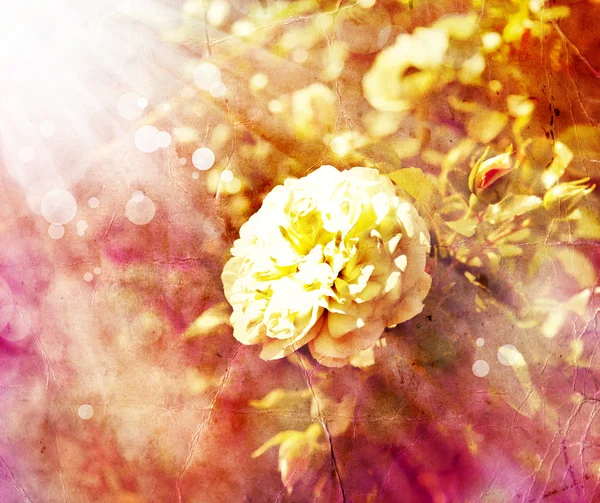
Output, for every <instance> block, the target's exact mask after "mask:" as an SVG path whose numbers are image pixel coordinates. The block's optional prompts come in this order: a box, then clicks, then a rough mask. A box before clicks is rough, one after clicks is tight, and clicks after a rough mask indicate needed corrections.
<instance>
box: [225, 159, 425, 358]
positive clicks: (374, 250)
mask: <svg viewBox="0 0 600 503" xmlns="http://www.w3.org/2000/svg"><path fill="white" fill-rule="evenodd" d="M428 250H429V232H428V231H427V227H426V226H425V223H424V221H423V219H422V218H421V217H420V216H419V215H418V214H417V211H416V209H415V208H414V207H413V206H412V204H411V203H410V202H409V201H408V200H406V199H405V198H404V197H403V196H402V195H400V194H397V193H396V191H395V188H394V186H393V184H392V182H391V181H390V180H389V178H387V177H386V176H384V175H381V174H380V173H379V172H378V171H377V170H375V169H370V168H362V167H356V168H352V169H351V170H348V171H341V172H340V171H338V170H337V169H336V168H334V167H332V166H321V167H320V168H319V169H317V170H316V171H314V172H313V173H311V174H309V175H308V176H305V177H303V178H300V179H289V180H286V182H285V184H284V185H282V186H278V187H275V188H274V189H273V190H272V191H271V192H270V193H269V194H268V195H267V197H266V198H265V200H264V201H263V205H262V207H261V208H260V210H259V211H258V212H257V213H255V214H254V215H253V216H252V217H251V218H250V219H249V220H248V222H246V223H245V224H244V225H243V226H242V228H241V230H240V238H239V239H238V240H236V241H235V243H234V246H233V248H232V250H231V253H232V255H233V257H232V258H231V259H230V260H229V261H228V262H227V264H226V265H225V268H224V270H223V274H222V280H223V285H224V290H225V295H226V297H227V300H228V301H229V303H230V304H231V305H232V307H233V314H232V315H231V322H232V325H233V328H234V336H235V338H236V339H237V340H239V341H240V342H242V343H244V344H261V345H262V352H261V358H263V359H266V360H272V359H276V358H283V357H285V356H287V355H289V354H291V353H292V352H294V351H295V350H297V349H299V348H300V347H302V346H304V345H305V344H308V345H309V349H310V351H311V353H312V355H313V356H314V357H315V358H316V359H317V360H318V361H319V362H321V363H322V364H324V365H328V366H342V365H345V364H346V363H348V362H349V360H350V359H351V358H352V357H353V356H354V355H356V354H358V353H360V352H361V351H363V350H364V349H367V348H369V347H370V346H372V345H373V344H374V343H375V342H376V341H377V340H378V339H379V337H380V336H381V333H382V332H383V329H384V328H385V327H393V326H395V325H397V324H398V323H402V322H404V321H406V320H408V319H410V318H412V317H413V316H415V315H417V314H418V313H420V312H421V310H422V309H423V299H424V298H425V296H426V295H427V292H428V291H429V288H430V286H431V278H430V276H429V275H428V274H427V273H425V259H426V255H427V252H428Z"/></svg>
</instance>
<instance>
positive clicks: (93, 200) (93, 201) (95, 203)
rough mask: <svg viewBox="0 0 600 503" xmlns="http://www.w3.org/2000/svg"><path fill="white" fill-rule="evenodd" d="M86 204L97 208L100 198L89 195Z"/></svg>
mask: <svg viewBox="0 0 600 503" xmlns="http://www.w3.org/2000/svg"><path fill="white" fill-rule="evenodd" d="M88 206H89V207H90V208H97V207H98V206H100V199H98V198H97V197H90V198H89V200H88Z"/></svg>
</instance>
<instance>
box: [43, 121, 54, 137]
mask: <svg viewBox="0 0 600 503" xmlns="http://www.w3.org/2000/svg"><path fill="white" fill-rule="evenodd" d="M39 131H40V135H42V136H43V137H44V138H50V137H51V136H54V133H56V126H55V125H54V124H53V123H52V122H50V121H48V120H45V121H42V122H40V129H39Z"/></svg>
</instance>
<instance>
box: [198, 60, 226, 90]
mask: <svg viewBox="0 0 600 503" xmlns="http://www.w3.org/2000/svg"><path fill="white" fill-rule="evenodd" d="M220 81H221V72H220V71H219V69H218V68H217V67H216V66H215V65H213V64H212V63H201V64H200V65H198V67H197V68H196V71H195V72H194V83H195V84H196V85H197V86H198V87H199V88H200V89H203V90H204V91H208V90H209V89H210V87H211V86H212V85H213V84H214V83H216V82H220Z"/></svg>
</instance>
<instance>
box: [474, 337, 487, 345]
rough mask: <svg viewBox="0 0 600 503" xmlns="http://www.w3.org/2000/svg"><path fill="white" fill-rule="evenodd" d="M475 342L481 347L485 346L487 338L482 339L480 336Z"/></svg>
mask: <svg viewBox="0 0 600 503" xmlns="http://www.w3.org/2000/svg"><path fill="white" fill-rule="evenodd" d="M475 344H477V345H478V346H479V347H481V346H483V345H484V344H485V340H484V339H482V338H481V337H479V338H478V339H477V340H476V341H475Z"/></svg>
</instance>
